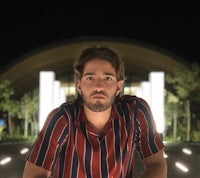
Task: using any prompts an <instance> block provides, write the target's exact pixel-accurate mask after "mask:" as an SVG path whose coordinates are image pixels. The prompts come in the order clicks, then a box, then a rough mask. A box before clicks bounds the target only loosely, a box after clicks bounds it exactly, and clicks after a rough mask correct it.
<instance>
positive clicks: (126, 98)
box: [118, 95, 148, 105]
mask: <svg viewBox="0 0 200 178" xmlns="http://www.w3.org/2000/svg"><path fill="white" fill-rule="evenodd" d="M118 102H119V103H122V104H123V103H127V104H131V103H133V104H139V105H140V104H142V105H148V104H147V102H146V100H145V99H143V98H141V97H138V96H136V95H123V96H121V97H120V98H119V100H118Z"/></svg>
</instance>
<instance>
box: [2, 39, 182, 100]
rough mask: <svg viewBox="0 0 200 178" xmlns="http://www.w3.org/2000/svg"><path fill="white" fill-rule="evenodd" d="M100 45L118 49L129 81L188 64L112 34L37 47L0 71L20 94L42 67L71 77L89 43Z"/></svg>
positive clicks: (61, 76) (33, 83)
mask: <svg viewBox="0 0 200 178" xmlns="http://www.w3.org/2000/svg"><path fill="white" fill-rule="evenodd" d="M93 45H101V46H107V47H111V48H112V49H114V50H116V51H117V52H118V53H119V54H120V56H121V57H122V59H123V60H124V64H125V68H126V76H127V80H128V81H133V82H138V81H142V80H147V79H148V74H149V72H150V71H164V72H167V73H172V72H173V71H174V70H176V69H177V68H186V65H185V61H184V60H183V59H180V58H179V57H177V56H172V55H171V54H169V53H168V52H166V51H164V50H161V49H159V48H156V47H154V46H151V45H149V44H142V43H139V42H138V41H131V40H124V39H109V38H101V39H99V38H93V39H74V40H68V41H63V42H60V43H56V44H51V45H49V46H45V47H42V48H40V49H37V50H34V51H32V52H31V53H29V54H26V55H25V56H23V57H21V58H19V59H18V60H17V62H16V63H15V64H14V65H12V66H10V67H9V68H7V69H6V70H4V72H3V73H1V74H0V80H1V81H2V80H4V79H8V80H10V81H11V83H12V87H13V88H14V89H15V93H16V95H17V96H20V95H22V94H23V93H24V92H28V91H32V90H33V89H34V88H36V87H38V86H39V72H40V71H54V72H55V74H56V79H57V80H60V81H61V82H68V81H72V79H73V77H72V76H73V63H74V61H75V59H76V55H77V53H78V52H79V51H80V50H81V49H82V48H85V47H87V46H93Z"/></svg>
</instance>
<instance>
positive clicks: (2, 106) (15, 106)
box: [0, 80, 19, 137]
mask: <svg viewBox="0 0 200 178" xmlns="http://www.w3.org/2000/svg"><path fill="white" fill-rule="evenodd" d="M0 93H1V95H0V110H1V111H4V112H7V113H8V130H9V135H10V136H11V137H12V136H13V127H12V117H14V116H16V115H17V113H18V111H19V102H18V101H17V100H14V99H12V96H13V95H14V89H13V88H12V87H11V82H10V81H8V80H4V81H2V82H1V83H0Z"/></svg>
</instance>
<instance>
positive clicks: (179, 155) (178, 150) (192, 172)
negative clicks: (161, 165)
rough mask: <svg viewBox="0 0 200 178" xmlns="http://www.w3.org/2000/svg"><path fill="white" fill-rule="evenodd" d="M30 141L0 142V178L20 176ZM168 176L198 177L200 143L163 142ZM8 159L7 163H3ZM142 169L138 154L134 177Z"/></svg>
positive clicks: (16, 177)
mask: <svg viewBox="0 0 200 178" xmlns="http://www.w3.org/2000/svg"><path fill="white" fill-rule="evenodd" d="M30 146H31V143H27V142H21V143H0V178H22V173H23V168H24V165H25V160H26V157H27V155H28V152H27V151H28V150H29V149H30ZM165 150H166V159H167V164H168V178H200V143H190V144H189V143H180V144H169V143H166V144H165ZM6 161H8V163H5V162H6ZM142 170H143V167H142V164H141V163H140V161H139V159H138V156H137V155H136V160H135V175H136V176H135V177H138V175H139V174H140V172H141V171H142Z"/></svg>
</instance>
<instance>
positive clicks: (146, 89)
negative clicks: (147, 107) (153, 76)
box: [141, 82, 151, 104]
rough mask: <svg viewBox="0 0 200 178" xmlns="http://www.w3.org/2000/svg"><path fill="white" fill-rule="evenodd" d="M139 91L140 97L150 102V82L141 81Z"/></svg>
mask: <svg viewBox="0 0 200 178" xmlns="http://www.w3.org/2000/svg"><path fill="white" fill-rule="evenodd" d="M141 92H142V98H144V99H145V100H146V101H147V103H148V104H150V98H151V96H150V83H149V82H141Z"/></svg>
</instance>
